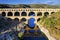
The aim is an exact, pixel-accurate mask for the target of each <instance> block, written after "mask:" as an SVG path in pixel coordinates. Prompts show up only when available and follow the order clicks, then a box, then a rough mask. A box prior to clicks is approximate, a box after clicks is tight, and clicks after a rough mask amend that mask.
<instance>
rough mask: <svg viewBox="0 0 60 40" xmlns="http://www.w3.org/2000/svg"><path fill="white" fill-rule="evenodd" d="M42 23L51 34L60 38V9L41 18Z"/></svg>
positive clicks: (59, 39)
mask: <svg viewBox="0 0 60 40" xmlns="http://www.w3.org/2000/svg"><path fill="white" fill-rule="evenodd" d="M39 23H40V24H42V23H43V25H44V27H45V28H46V29H48V30H49V32H50V34H51V35H52V36H54V37H55V38H57V39H58V40H60V11H59V12H57V13H54V14H52V15H51V17H45V16H44V17H43V18H41V20H40V22H39Z"/></svg>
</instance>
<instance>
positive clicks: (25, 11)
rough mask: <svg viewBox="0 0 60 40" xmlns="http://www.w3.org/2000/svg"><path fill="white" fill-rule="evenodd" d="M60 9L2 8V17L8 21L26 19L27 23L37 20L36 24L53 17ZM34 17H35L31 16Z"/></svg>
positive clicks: (0, 11) (0, 12)
mask: <svg viewBox="0 0 60 40" xmlns="http://www.w3.org/2000/svg"><path fill="white" fill-rule="evenodd" d="M58 11H60V9H48V8H45V9H44V8H0V14H1V16H4V17H7V18H8V19H14V20H19V21H20V19H23V18H25V19H26V23H27V22H28V19H29V18H31V17H32V18H35V22H37V21H39V20H40V18H41V17H43V16H47V15H51V14H53V13H55V12H58ZM31 14H32V15H34V16H31Z"/></svg>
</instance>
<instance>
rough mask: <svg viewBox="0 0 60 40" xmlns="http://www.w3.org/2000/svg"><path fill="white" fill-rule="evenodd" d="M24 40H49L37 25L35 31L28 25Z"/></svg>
mask: <svg viewBox="0 0 60 40" xmlns="http://www.w3.org/2000/svg"><path fill="white" fill-rule="evenodd" d="M22 39H23V40H48V38H47V36H46V35H45V34H44V33H43V32H42V31H40V29H39V27H38V26H37V25H35V27H34V28H33V29H31V28H29V26H28V25H27V26H26V28H25V33H24V35H23V36H22Z"/></svg>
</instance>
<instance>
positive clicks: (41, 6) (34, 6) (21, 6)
mask: <svg viewBox="0 0 60 40" xmlns="http://www.w3.org/2000/svg"><path fill="white" fill-rule="evenodd" d="M0 8H60V6H57V5H48V4H29V5H26V4H17V5H11V4H0Z"/></svg>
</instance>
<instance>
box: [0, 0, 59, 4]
mask: <svg viewBox="0 0 60 40" xmlns="http://www.w3.org/2000/svg"><path fill="white" fill-rule="evenodd" d="M0 4H52V5H60V0H0Z"/></svg>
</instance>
